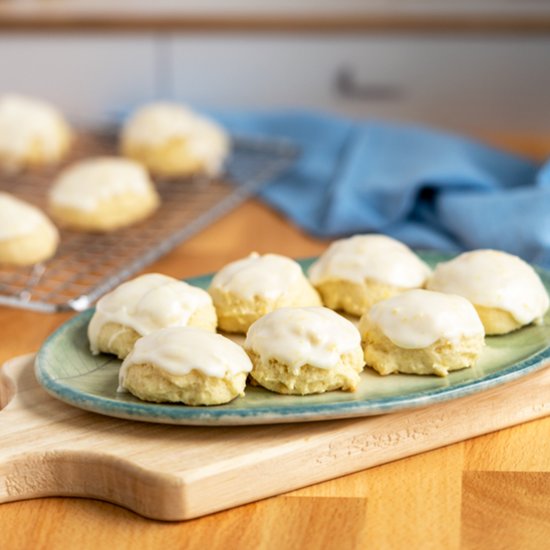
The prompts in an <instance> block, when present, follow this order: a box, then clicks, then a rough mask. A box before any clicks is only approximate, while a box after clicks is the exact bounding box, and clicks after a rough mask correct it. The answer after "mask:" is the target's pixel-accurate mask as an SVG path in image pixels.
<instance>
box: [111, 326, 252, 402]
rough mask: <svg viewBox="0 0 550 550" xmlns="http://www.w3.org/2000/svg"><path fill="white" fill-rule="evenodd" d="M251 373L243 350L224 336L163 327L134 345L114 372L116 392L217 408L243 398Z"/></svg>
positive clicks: (200, 330) (189, 328)
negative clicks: (117, 387) (117, 377)
mask: <svg viewBox="0 0 550 550" xmlns="http://www.w3.org/2000/svg"><path fill="white" fill-rule="evenodd" d="M251 369H252V364H251V362H250V359H249V358H248V356H247V354H246V353H245V351H244V350H243V349H242V348H241V347H240V346H239V345H237V344H235V343H234V342H232V341H231V340H229V339H228V338H226V337H225V336H221V335H220V334H215V333H213V332H209V331H206V330H202V329H198V328H191V327H171V328H164V329H161V330H157V331H156V332H153V333H151V334H149V335H147V336H144V337H143V338H140V339H139V340H138V341H137V342H136V344H135V346H134V349H133V350H132V351H131V352H130V354H129V355H128V356H127V357H126V359H125V360H124V361H123V363H122V366H121V368H120V374H119V391H123V390H127V391H129V392H130V393H132V394H133V395H135V396H136V397H138V398H139V399H142V400H144V401H152V402H155V403H164V402H170V403H184V404H185V405H193V406H196V405H221V404H223V403H228V402H229V401H232V400H233V399H235V398H236V397H238V396H241V395H244V389H245V384H246V378H247V376H248V373H249V372H250V370H251Z"/></svg>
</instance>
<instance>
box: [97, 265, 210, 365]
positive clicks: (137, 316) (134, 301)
mask: <svg viewBox="0 0 550 550" xmlns="http://www.w3.org/2000/svg"><path fill="white" fill-rule="evenodd" d="M171 326H190V327H196V328H203V329H205V330H209V331H212V332H214V331H215V330H216V311H215V309H214V306H213V305H212V299H211V298H210V296H209V295H208V293H207V292H206V291H204V290H202V289H201V288H197V287H194V286H191V285H189V284H187V283H185V282H183V281H178V280H177V279H174V278H172V277H168V276H167V275H161V274H160V273H148V274H146V275H141V276H140V277H136V278H135V279H132V280H131V281H127V282H125V283H122V284H121V285H120V286H118V287H117V288H115V289H114V290H113V291H111V292H109V293H108V294H106V295H105V296H103V297H102V298H101V299H100V300H99V301H98V303H97V306H96V310H95V312H94V315H93V316H92V318H91V320H90V323H89V325H88V339H89V341H90V349H91V351H92V353H93V354H97V353H100V352H103V353H112V354H114V355H117V356H118V357H119V358H120V359H124V358H125V357H126V356H127V355H128V354H129V353H130V351H132V349H133V347H134V344H135V343H136V341H137V340H138V339H139V338H141V337H142V336H146V335H147V334H151V333H152V332H154V331H156V330H159V329H161V328H166V327H171Z"/></svg>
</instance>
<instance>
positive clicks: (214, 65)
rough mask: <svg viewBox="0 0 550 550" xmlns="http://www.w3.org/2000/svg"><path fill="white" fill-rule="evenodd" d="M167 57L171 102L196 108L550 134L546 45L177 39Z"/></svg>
mask: <svg viewBox="0 0 550 550" xmlns="http://www.w3.org/2000/svg"><path fill="white" fill-rule="evenodd" d="M172 54H173V71H174V74H173V93H174V95H175V97H177V98H178V99H184V100H186V101H190V102H192V103H195V104H199V105H207V106H226V107H244V108H247V107H260V108H262V107H289V106H291V107H309V108H323V109H333V110H336V111H339V112H342V113H346V114H350V115H353V116H369V117H383V118H392V119H399V120H413V121H420V122H426V123H432V124H439V125H444V126H448V127H452V128H456V129H476V128H491V129H499V128H506V129H507V130H528V131H537V130H541V131H542V130H546V131H547V129H548V127H547V115H548V114H549V113H550V94H548V93H547V91H548V90H549V89H550V71H547V70H546V69H545V68H546V67H547V66H548V63H549V62H550V37H532V38H525V37H518V38H514V37H493V38H487V39H483V38H475V37H472V36H466V37H459V36H432V37H425V36H412V35H411V36H402V35H400V36H399V37H396V36H383V37H382V36H372V37H349V36H348V37H346V36H325V37H318V36H303V37H294V36H292V37H290V36H281V37H261V36H256V37H255V36H248V37H238V36H235V35H227V36H219V35H203V36H186V37H184V36H174V38H173V52H172ZM545 115H546V120H545Z"/></svg>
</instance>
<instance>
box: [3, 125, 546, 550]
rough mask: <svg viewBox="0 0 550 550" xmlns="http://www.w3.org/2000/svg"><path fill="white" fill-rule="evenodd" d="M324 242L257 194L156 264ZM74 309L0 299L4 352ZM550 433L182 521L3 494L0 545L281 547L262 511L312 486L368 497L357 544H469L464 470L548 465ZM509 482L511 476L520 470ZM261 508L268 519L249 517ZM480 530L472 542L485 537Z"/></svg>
mask: <svg viewBox="0 0 550 550" xmlns="http://www.w3.org/2000/svg"><path fill="white" fill-rule="evenodd" d="M481 137H483V138H484V139H485V140H486V141H487V142H489V143H491V144H493V145H497V146H499V147H503V148H505V149H507V150H509V151H515V152H519V153H522V154H524V155H527V156H530V157H532V158H536V159H542V158H543V157H545V156H547V155H549V154H550V136H549V135H546V136H535V135H517V134H504V133H502V132H499V133H498V134H497V133H495V132H491V131H490V130H489V129H488V130H487V131H486V132H485V133H484V134H483V136H481ZM325 246H326V243H325V242H322V241H320V240H316V239H313V238H311V237H308V236H307V235H305V234H304V233H302V232H301V231H299V230H298V229H296V228H295V227H293V226H292V225H291V224H289V223H287V222H286V221H285V220H284V219H283V218H282V217H281V216H279V215H278V214H276V213H274V212H273V211H272V210H270V209H269V208H266V207H265V206H262V205H261V204H259V203H258V202H256V201H251V202H249V203H247V204H246V205H244V206H242V207H241V208H239V209H238V210H236V211H235V212H233V213H232V214H231V215H229V216H227V217H226V218H224V219H223V220H221V221H219V222H218V223H216V224H215V225H214V226H212V227H211V228H209V229H207V230H206V231H203V232H202V233H201V234H199V235H197V236H196V237H194V238H193V239H192V240H190V241H188V242H186V243H184V244H183V245H181V246H180V247H178V248H177V249H176V250H174V251H173V252H171V253H170V254H169V255H167V256H166V257H165V258H163V259H162V260H160V261H159V262H157V263H156V264H155V265H154V266H152V267H151V270H158V271H165V272H167V273H169V274H171V275H174V276H178V277H191V276H194V275H200V274H202V273H205V272H208V271H213V270H215V269H218V268H219V267H221V266H222V265H223V264H224V263H225V262H227V261H229V260H232V259H236V258H238V257H242V256H243V255H245V254H247V253H248V252H250V251H251V250H254V249H256V250H259V251H260V252H267V251H273V252H278V253H281V254H287V255H290V256H294V257H304V256H310V255H315V254H318V253H319V252H320V251H322V250H323V249H324V247H325ZM69 316H70V315H69V314H58V315H43V314H39V313H32V312H25V311H19V310H13V309H7V308H0V326H2V332H1V335H0V363H3V362H4V361H6V360H8V359H10V358H11V357H14V356H16V355H21V354H23V353H29V352H33V351H36V349H37V348H38V347H39V345H40V344H41V342H42V341H43V339H44V338H45V337H46V336H47V335H48V334H49V333H51V332H52V331H53V330H54V329H55V328H57V327H58V326H59V325H60V324H61V323H63V322H64V321H65V320H66V319H67V318H68V317H69ZM549 433H550V417H547V418H544V419H541V420H535V421H533V422H529V423H526V424H521V425H519V426H516V427H513V428H508V429H505V430H501V431H498V432H495V433H491V434H488V435H485V436H482V437H477V438H475V439H470V440H468V441H466V442H462V443H456V444H454V445H450V446H447V447H444V448H440V449H436V450H433V451H430V452H425V453H422V454H418V455H414V456H410V457H408V458H403V459H401V460H397V461H395V462H392V463H389V464H385V465H381V466H377V467H373V468H369V469H366V470H362V471H359V472H357V473H354V474H351V475H347V476H344V477H340V478H338V479H333V480H330V481H326V482H323V483H318V484H316V485H312V486H310V487H306V488H303V489H299V490H296V491H293V492H291V493H287V495H286V496H284V497H273V498H270V499H266V500H263V501H259V502H255V503H252V504H247V505H243V506H239V507H237V508H233V509H231V510H226V511H223V512H218V513H215V514H211V515H208V516H205V517H202V518H199V519H194V520H188V521H184V522H179V523H173V522H172V523H166V522H161V521H155V520H151V519H146V518H144V517H142V516H139V515H137V514H135V513H133V512H130V511H128V510H126V509H124V508H121V507H118V506H116V505H113V504H109V503H106V502H101V501H98V500H90V499H75V498H48V497H46V498H42V499H34V500H29V501H19V502H11V503H6V504H2V505H0V534H1V535H0V540H1V543H2V548H8V549H9V550H20V549H21V550H27V549H29V548H79V549H82V550H87V549H92V550H97V549H102V548H108V549H112V548H116V549H117V550H118V549H129V550H135V549H136V548H140V549H142V548H143V549H146V550H147V549H157V548H162V549H166V548H182V547H185V548H191V549H195V548H199V547H200V548H204V543H205V541H208V542H209V544H208V548H209V549H212V550H217V549H224V550H226V549H227V548H233V547H235V543H236V541H237V540H238V543H239V547H240V548H245V549H248V548H254V545H255V544H257V543H258V541H261V544H262V548H267V549H278V544H277V543H278V540H277V532H276V531H268V530H267V528H266V523H265V521H269V518H270V517H278V518H281V517H284V514H285V510H286V509H287V508H288V506H289V504H288V503H289V501H290V499H295V498H300V502H301V503H303V502H304V500H303V497H307V498H308V499H311V501H309V502H311V507H312V506H314V505H315V503H317V502H321V499H325V498H330V499H331V502H333V503H334V504H335V505H336V504H337V503H338V502H343V501H340V500H339V499H356V498H357V499H361V500H360V501H361V502H363V503H364V502H365V501H366V520H365V524H366V526H367V528H366V530H363V531H360V532H359V533H358V535H357V541H356V542H357V544H356V545H355V548H376V549H379V548H380V549H386V548H388V549H398V550H399V549H406V550H410V549H411V548H423V549H424V548H426V549H441V548H444V549H445V550H460V549H461V547H462V548H465V542H464V541H462V540H461V534H462V527H461V521H462V515H461V510H462V479H463V472H464V471H466V472H467V474H465V476H466V475H470V473H473V472H477V471H479V472H482V475H484V474H483V472H491V471H503V472H506V471H512V473H515V472H518V473H521V472H523V471H525V472H543V473H546V474H548V473H549V472H550V438H549V437H548V434H549ZM0 447H1V442H0ZM246 483H247V480H246V478H244V479H242V484H243V485H246ZM509 485H511V486H512V488H513V486H514V481H513V478H511V481H510V484H509ZM323 502H324V501H323ZM346 502H349V501H346ZM352 506H354V507H355V505H352ZM301 509H302V506H296V507H295V508H293V512H294V513H295V514H298V517H297V518H296V521H295V523H294V524H293V529H292V531H291V532H292V533H293V535H292V536H293V537H295V538H296V540H304V538H307V536H311V533H312V531H311V529H310V525H309V523H308V522H306V521H300V519H301V518H302V517H303V518H306V517H308V515H309V510H310V505H309V504H307V505H306V511H307V513H306V511H305V512H304V516H302V515H301V512H300V510H301ZM319 510H320V511H319V521H320V522H322V521H324V520H326V521H329V519H330V518H331V515H330V510H327V509H326V508H322V509H319ZM488 512H490V511H488ZM524 512H525V515H524V516H523V517H522V518H521V521H520V520H519V519H518V518H514V517H513V516H512V518H511V519H510V524H509V525H508V528H510V529H512V528H513V527H514V525H520V524H521V525H522V529H523V531H524V533H525V534H526V536H525V537H524V539H523V543H524V546H525V547H526V548H533V547H536V544H537V543H538V542H539V541H538V540H537V539H536V538H534V537H533V538H530V537H531V535H530V533H535V532H537V525H538V523H537V515H536V510H535V508H534V507H533V508H531V507H526V508H524ZM488 516H489V514H488V513H487V514H484V515H483V521H482V522H480V523H479V524H478V525H479V530H478V533H479V532H480V530H484V531H485V532H486V533H493V534H494V532H493V531H492V530H491V525H492V522H493V520H494V517H488ZM252 517H255V518H262V517H264V518H266V519H265V520H261V521H256V522H254V523H251V522H250V518H252ZM465 517H466V516H465ZM348 526H349V523H348V522H343V523H342V522H341V523H332V530H333V537H332V538H331V539H330V540H329V541H328V542H327V544H325V545H324V546H323V548H326V549H331V548H334V549H339V548H340V547H339V545H338V540H339V539H340V538H341V539H342V540H347V539H346V537H347V528H348ZM279 527H280V526H279ZM283 527H284V526H283ZM464 534H465V533H464ZM482 534H483V533H482ZM482 534H481V535H479V536H480V537H481V536H482ZM472 538H473V543H475V542H476V537H475V536H473V537H472ZM489 538H491V537H489V536H486V537H485V538H483V539H481V538H480V539H479V540H483V542H484V548H496V545H495V544H490V541H489V542H488V541H487V539H489ZM529 545H530V546H529ZM297 547H298V546H295V548H297ZM539 547H540V545H539ZM542 547H543V548H544V547H545V546H544V545H543V546H542Z"/></svg>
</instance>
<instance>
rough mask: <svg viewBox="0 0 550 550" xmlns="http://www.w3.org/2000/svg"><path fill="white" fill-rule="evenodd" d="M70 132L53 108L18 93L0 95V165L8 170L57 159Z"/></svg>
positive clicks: (67, 143) (63, 151)
mask: <svg viewBox="0 0 550 550" xmlns="http://www.w3.org/2000/svg"><path fill="white" fill-rule="evenodd" d="M70 143H71V131H70V129H69V126H68V124H67V123H66V122H65V119H64V118H63V116H62V115H61V113H60V112H59V111H57V109H55V107H53V106H51V105H50V104H49V103H46V102H45V101H41V100H38V99H32V98H29V97H24V96H20V95H14V94H7V95H3V96H0V165H1V166H2V167H3V168H4V169H5V170H8V171H18V170H21V169H23V168H26V167H32V166H42V165H46V164H52V163H56V162H58V161H60V160H61V159H62V158H63V157H64V156H65V154H66V153H67V151H68V150H69V146H70Z"/></svg>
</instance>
